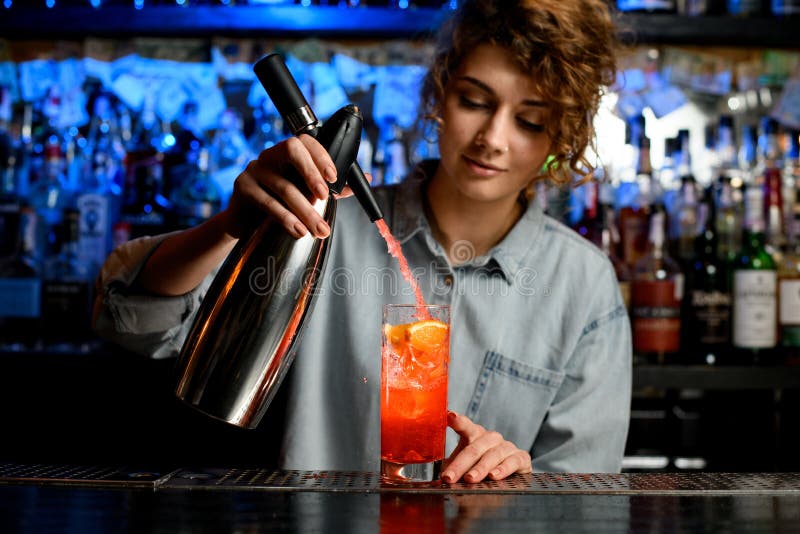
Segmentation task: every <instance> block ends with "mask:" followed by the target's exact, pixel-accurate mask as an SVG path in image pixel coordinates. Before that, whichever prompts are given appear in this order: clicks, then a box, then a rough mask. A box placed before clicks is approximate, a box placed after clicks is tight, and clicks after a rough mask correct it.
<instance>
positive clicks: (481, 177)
mask: <svg viewBox="0 0 800 534" xmlns="http://www.w3.org/2000/svg"><path fill="white" fill-rule="evenodd" d="M548 113H549V107H548V103H547V102H544V101H542V99H541V98H540V97H539V96H538V93H537V91H536V85H535V83H534V80H533V78H532V77H531V76H529V75H527V74H525V73H524V72H522V71H521V70H520V68H519V67H518V66H517V65H516V64H515V63H514V61H513V60H512V58H511V55H510V53H509V52H507V51H506V50H505V49H504V48H502V47H499V46H495V45H490V44H482V45H480V46H478V47H476V48H475V49H474V50H473V51H472V52H471V53H470V54H468V55H467V56H466V57H465V58H464V60H463V61H462V63H461V65H460V66H459V68H458V69H457V70H456V71H455V72H454V73H453V76H452V77H451V79H450V81H449V83H448V84H447V86H446V87H445V94H444V101H443V104H442V119H443V124H442V128H441V130H440V133H439V151H440V154H441V163H440V165H439V170H438V171H437V175H436V177H435V178H434V179H436V180H447V181H448V184H449V185H451V186H452V187H454V188H455V191H457V192H458V193H460V194H462V195H463V196H465V197H467V198H470V199H472V200H477V201H484V202H492V201H498V200H507V199H509V198H513V199H516V198H517V196H518V195H519V192H520V191H521V190H523V189H524V188H525V187H527V186H528V185H529V184H530V183H531V181H532V180H533V178H534V177H535V176H537V175H538V174H539V173H540V170H541V168H542V165H543V164H544V161H545V159H546V158H547V155H548V153H549V150H550V138H549V136H548V135H547V134H546V133H545V131H544V126H545V122H546V119H547V118H548Z"/></svg>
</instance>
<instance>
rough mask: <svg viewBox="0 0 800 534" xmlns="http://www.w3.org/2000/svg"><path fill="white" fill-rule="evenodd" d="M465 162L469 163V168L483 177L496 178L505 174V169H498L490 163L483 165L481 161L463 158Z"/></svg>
mask: <svg viewBox="0 0 800 534" xmlns="http://www.w3.org/2000/svg"><path fill="white" fill-rule="evenodd" d="M463 157H464V161H466V162H467V165H468V166H469V168H470V169H471V170H472V171H473V172H474V173H476V174H480V175H481V176H496V175H498V174H500V173H501V172H503V169H501V168H500V167H497V166H495V165H490V164H488V163H483V162H481V161H479V160H476V159H472V158H470V157H468V156H463Z"/></svg>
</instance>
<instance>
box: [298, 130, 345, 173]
mask: <svg viewBox="0 0 800 534" xmlns="http://www.w3.org/2000/svg"><path fill="white" fill-rule="evenodd" d="M297 139H299V140H300V142H302V143H303V146H305V147H306V150H308V152H309V154H311V158H312V159H313V160H314V163H315V164H316V167H317V169H318V170H319V172H320V175H321V176H322V177H323V178H324V179H325V180H327V181H328V182H330V183H333V182H335V181H336V177H337V175H336V165H334V163H333V160H332V159H331V156H330V154H328V151H327V150H325V147H323V146H322V145H321V144H320V143H319V141H317V140H316V139H315V138H313V137H311V136H310V135H308V134H302V135H300V136H299V137H298V138H297Z"/></svg>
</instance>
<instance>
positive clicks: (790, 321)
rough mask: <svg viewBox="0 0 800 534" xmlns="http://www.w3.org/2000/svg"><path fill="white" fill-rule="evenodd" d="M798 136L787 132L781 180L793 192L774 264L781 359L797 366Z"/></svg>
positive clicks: (799, 260) (799, 285)
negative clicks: (784, 241) (782, 245)
mask: <svg viewBox="0 0 800 534" xmlns="http://www.w3.org/2000/svg"><path fill="white" fill-rule="evenodd" d="M798 141H800V140H799V139H798V132H796V131H795V132H791V133H790V138H789V150H788V151H787V153H786V160H785V165H784V180H785V182H789V183H790V184H791V185H792V188H793V197H792V199H791V202H790V206H791V212H790V217H789V224H788V225H787V232H786V234H787V236H786V237H787V245H786V249H785V251H784V253H783V255H782V257H781V258H780V260H779V262H778V303H779V306H778V325H779V328H780V339H781V347H782V348H783V354H784V356H785V358H786V359H787V360H788V361H789V362H790V363H792V364H796V365H797V364H800V189H799V188H798V185H800V161H798V158H799V157H800V150H799V148H800V147H799V146H798Z"/></svg>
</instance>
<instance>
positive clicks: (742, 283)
mask: <svg viewBox="0 0 800 534" xmlns="http://www.w3.org/2000/svg"><path fill="white" fill-rule="evenodd" d="M776 290H777V280H776V275H775V271H767V270H740V271H736V272H734V273H733V344H734V345H735V346H737V347H744V348H769V347H774V346H775V344H776V343H777V317H776V315H777V313H776V300H777V299H776Z"/></svg>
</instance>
